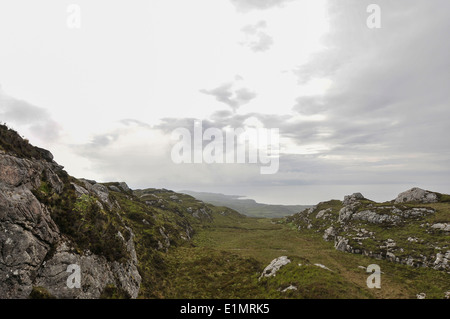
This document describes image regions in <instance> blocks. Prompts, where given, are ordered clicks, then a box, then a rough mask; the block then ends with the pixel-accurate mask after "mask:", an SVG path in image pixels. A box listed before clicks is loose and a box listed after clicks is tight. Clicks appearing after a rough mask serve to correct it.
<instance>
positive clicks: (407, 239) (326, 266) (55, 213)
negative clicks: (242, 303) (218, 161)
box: [0, 125, 450, 299]
mask: <svg viewBox="0 0 450 319" xmlns="http://www.w3.org/2000/svg"><path fill="white" fill-rule="evenodd" d="M449 198H450V196H448V195H445V194H439V193H434V192H431V191H424V190H420V189H412V190H410V191H407V192H405V193H402V194H400V195H399V196H398V197H397V198H396V199H395V200H393V201H392V202H388V203H375V202H373V201H371V200H368V199H366V198H364V196H362V195H361V194H353V195H351V196H347V197H346V198H344V200H343V201H340V200H333V201H329V202H323V203H319V204H318V205H316V206H314V207H311V208H308V209H306V210H303V211H301V212H299V213H296V214H292V215H290V216H286V217H282V218H275V219H270V218H250V217H246V216H244V215H242V214H240V213H239V212H237V211H236V210H233V209H232V208H227V207H223V206H217V205H212V204H209V203H205V202H203V201H201V200H198V199H196V198H194V197H192V196H190V195H187V194H181V193H177V192H173V191H171V190H166V189H156V188H148V189H142V190H132V189H130V188H129V187H128V186H127V184H126V183H124V182H110V183H98V182H96V181H93V180H88V179H77V178H74V177H72V176H70V175H69V174H68V173H67V172H66V171H65V170H64V168H63V167H62V166H60V165H58V164H57V163H56V162H55V161H54V159H53V156H52V155H51V153H50V152H48V151H46V150H43V149H40V148H37V147H34V146H32V145H30V144H29V143H28V141H27V140H24V139H22V138H21V137H20V136H19V135H18V134H17V133H16V132H14V131H13V130H10V129H8V128H7V127H6V126H3V125H0V298H174V299H180V298H181V299H183V298H212V299H215V298H227V299H228V298H247V299H249V298H277V299H278V298H281V299H285V298H293V299H297V298H417V295H419V296H426V298H436V299H442V298H450V269H449V263H448V259H449V245H450V238H449V225H450V201H449ZM374 263H375V264H378V265H379V266H380V267H381V270H382V275H381V276H382V284H381V289H370V288H368V287H367V285H366V279H367V277H368V275H369V274H368V273H367V272H366V267H368V266H369V265H371V264H374ZM74 269H75V270H74ZM76 269H79V279H80V282H79V285H77V284H76V283H77V281H76V280H75V281H72V279H73V278H75V277H72V276H73V275H74V274H76ZM73 271H75V272H73Z"/></svg>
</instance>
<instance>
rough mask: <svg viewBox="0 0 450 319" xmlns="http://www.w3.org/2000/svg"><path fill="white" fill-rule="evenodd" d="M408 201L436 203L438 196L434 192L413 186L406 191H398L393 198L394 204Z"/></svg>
mask: <svg viewBox="0 0 450 319" xmlns="http://www.w3.org/2000/svg"><path fill="white" fill-rule="evenodd" d="M408 202H418V203H436V202H438V196H437V194H436V193H433V192H429V191H426V190H423V189H421V188H418V187H414V188H412V189H410V190H407V191H406V192H403V193H400V194H399V195H398V196H397V198H396V199H395V200H394V203H396V204H399V203H408Z"/></svg>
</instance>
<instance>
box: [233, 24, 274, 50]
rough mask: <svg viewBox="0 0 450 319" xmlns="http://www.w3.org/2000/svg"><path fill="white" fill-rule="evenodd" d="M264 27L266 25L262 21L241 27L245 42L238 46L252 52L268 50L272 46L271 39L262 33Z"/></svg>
mask: <svg viewBox="0 0 450 319" xmlns="http://www.w3.org/2000/svg"><path fill="white" fill-rule="evenodd" d="M266 27H267V23H266V22H265V21H263V20H262V21H259V22H258V23H256V24H250V25H247V26H245V27H243V28H242V29H241V31H242V32H243V33H244V35H245V41H243V42H240V44H241V45H244V46H246V47H248V48H250V49H251V50H252V51H253V52H264V51H267V50H269V49H270V48H271V47H272V45H273V38H272V37H271V36H269V35H268V34H267V33H265V32H264V31H263V30H264V29H265V28H266Z"/></svg>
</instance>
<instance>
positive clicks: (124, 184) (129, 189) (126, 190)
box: [119, 182, 132, 192]
mask: <svg viewBox="0 0 450 319" xmlns="http://www.w3.org/2000/svg"><path fill="white" fill-rule="evenodd" d="M119 187H120V188H122V189H123V190H124V191H125V192H131V191H132V190H131V188H129V187H128V185H127V183H125V182H120V183H119Z"/></svg>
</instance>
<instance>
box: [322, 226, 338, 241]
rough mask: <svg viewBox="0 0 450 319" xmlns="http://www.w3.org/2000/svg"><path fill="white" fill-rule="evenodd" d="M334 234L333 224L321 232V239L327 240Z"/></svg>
mask: <svg viewBox="0 0 450 319" xmlns="http://www.w3.org/2000/svg"><path fill="white" fill-rule="evenodd" d="M335 236H336V230H335V229H334V227H333V226H330V227H328V228H327V229H326V230H325V232H324V233H323V239H324V240H325V241H329V240H331V239H334V237H335Z"/></svg>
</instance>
